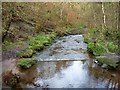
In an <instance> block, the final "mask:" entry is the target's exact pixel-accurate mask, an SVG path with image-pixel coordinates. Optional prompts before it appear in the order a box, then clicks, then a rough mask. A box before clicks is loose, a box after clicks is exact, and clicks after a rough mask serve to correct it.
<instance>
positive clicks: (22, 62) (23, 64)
mask: <svg viewBox="0 0 120 90" xmlns="http://www.w3.org/2000/svg"><path fill="white" fill-rule="evenodd" d="M36 62H37V61H36V60H33V59H32V58H22V59H19V60H18V61H17V66H18V67H20V68H22V69H29V68H30V67H32V66H33V65H34V64H35V63H36Z"/></svg>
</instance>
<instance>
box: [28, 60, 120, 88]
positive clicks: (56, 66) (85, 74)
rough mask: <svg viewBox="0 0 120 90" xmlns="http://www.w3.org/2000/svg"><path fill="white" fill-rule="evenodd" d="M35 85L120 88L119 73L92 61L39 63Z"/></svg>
mask: <svg viewBox="0 0 120 90" xmlns="http://www.w3.org/2000/svg"><path fill="white" fill-rule="evenodd" d="M36 70H37V77H36V79H35V80H34V81H33V83H34V85H27V87H30V86H32V87H36V86H39V87H47V88H114V87H117V88H118V87H120V75H119V74H118V71H107V70H105V69H101V68H100V67H98V66H97V65H96V64H94V62H92V60H86V61H58V62H39V63H38V64H37V66H36Z"/></svg>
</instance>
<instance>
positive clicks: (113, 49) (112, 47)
mask: <svg viewBox="0 0 120 90" xmlns="http://www.w3.org/2000/svg"><path fill="white" fill-rule="evenodd" d="M107 48H108V50H109V51H110V52H116V51H117V49H118V46H117V45H115V44H114V43H113V42H108V43H107Z"/></svg>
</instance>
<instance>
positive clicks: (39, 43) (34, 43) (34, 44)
mask: <svg viewBox="0 0 120 90" xmlns="http://www.w3.org/2000/svg"><path fill="white" fill-rule="evenodd" d="M49 44H51V38H49V37H45V36H37V37H34V38H32V40H31V41H30V42H29V47H30V48H31V49H33V50H37V51H38V50H42V49H43V48H44V46H45V45H49Z"/></svg>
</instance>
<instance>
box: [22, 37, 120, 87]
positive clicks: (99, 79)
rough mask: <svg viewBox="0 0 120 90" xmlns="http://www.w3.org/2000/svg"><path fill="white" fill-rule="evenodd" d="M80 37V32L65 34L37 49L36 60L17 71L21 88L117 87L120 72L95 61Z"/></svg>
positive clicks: (119, 81)
mask: <svg viewBox="0 0 120 90" xmlns="http://www.w3.org/2000/svg"><path fill="white" fill-rule="evenodd" d="M83 41H84V37H83V35H69V36H64V37H60V38H59V39H57V40H56V41H55V43H53V44H52V45H51V46H47V47H46V48H45V49H44V50H43V51H41V52H38V53H37V55H36V56H34V58H35V59H36V60H38V63H37V64H36V65H34V66H33V67H32V68H30V69H29V70H27V71H23V70H21V71H20V72H21V73H24V75H23V77H24V79H23V80H22V82H21V83H20V85H21V86H22V88H35V87H36V88H120V72H119V71H117V70H106V69H102V68H101V67H99V66H98V65H97V64H96V63H94V62H93V61H94V58H90V57H91V55H89V54H88V53H87V45H86V44H85V43H84V42H83ZM28 75H29V76H28Z"/></svg>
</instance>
